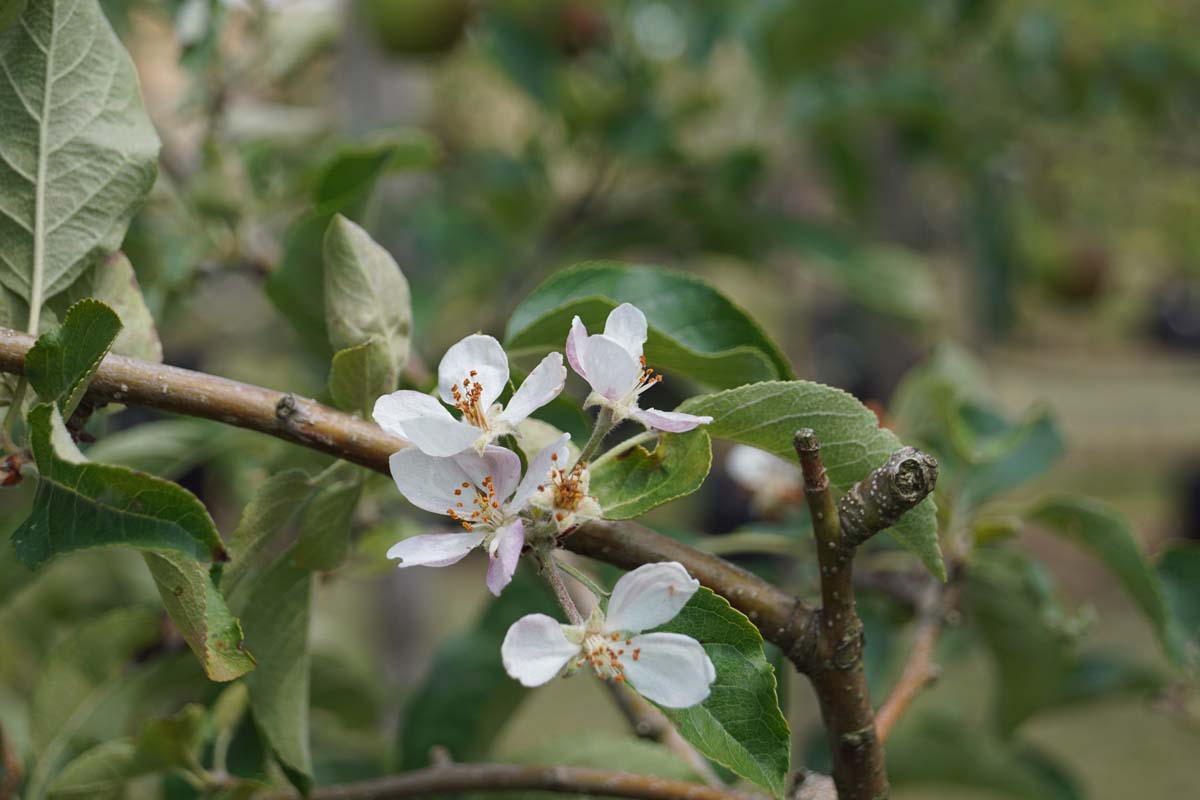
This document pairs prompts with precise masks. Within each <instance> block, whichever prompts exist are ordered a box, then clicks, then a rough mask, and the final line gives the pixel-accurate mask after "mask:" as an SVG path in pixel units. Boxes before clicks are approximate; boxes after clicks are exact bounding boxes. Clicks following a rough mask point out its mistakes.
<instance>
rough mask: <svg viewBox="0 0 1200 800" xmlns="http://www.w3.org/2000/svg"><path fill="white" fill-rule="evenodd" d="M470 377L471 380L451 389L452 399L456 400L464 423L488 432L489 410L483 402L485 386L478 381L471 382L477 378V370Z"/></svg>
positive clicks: (455, 404) (464, 380) (468, 379)
mask: <svg viewBox="0 0 1200 800" xmlns="http://www.w3.org/2000/svg"><path fill="white" fill-rule="evenodd" d="M470 375H471V377H470V378H463V379H462V383H456V384H454V385H453V386H451V387H450V397H451V398H452V399H453V400H454V407H455V408H457V409H458V410H459V411H461V412H462V415H463V421H465V422H468V423H470V424H472V425H474V426H475V427H476V428H479V429H480V430H483V431H486V430H488V421H487V409H486V408H484V407H483V403H482V402H481V400H482V397H483V384H481V383H480V382H479V381H477V380H475V381H473V380H471V378H474V377H475V375H476V370H471V373H470Z"/></svg>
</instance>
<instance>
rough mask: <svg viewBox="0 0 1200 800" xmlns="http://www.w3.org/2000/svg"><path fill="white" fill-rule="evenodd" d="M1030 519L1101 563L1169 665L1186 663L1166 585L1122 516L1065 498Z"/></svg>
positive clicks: (1041, 506)
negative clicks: (1173, 626)
mask: <svg viewBox="0 0 1200 800" xmlns="http://www.w3.org/2000/svg"><path fill="white" fill-rule="evenodd" d="M1026 516H1027V517H1028V518H1029V519H1031V520H1035V521H1037V522H1040V523H1042V524H1043V525H1046V526H1048V527H1049V528H1050V530H1052V531H1054V532H1056V533H1058V534H1060V535H1062V536H1065V537H1066V538H1068V539H1070V540H1071V541H1073V542H1075V543H1076V544H1078V545H1080V546H1082V547H1083V548H1084V549H1086V550H1088V551H1089V552H1091V554H1092V555H1094V556H1096V558H1098V559H1100V561H1101V563H1103V564H1104V565H1105V566H1106V567H1107V568H1108V570H1109V571H1110V572H1111V573H1112V574H1113V576H1114V577H1116V578H1117V580H1119V581H1120V582H1121V585H1122V586H1123V587H1124V589H1125V591H1126V593H1128V594H1129V597H1130V599H1132V600H1133V602H1134V604H1135V605H1136V606H1137V607H1138V608H1139V609H1140V610H1141V612H1142V613H1143V614H1145V615H1146V618H1147V619H1148V620H1149V621H1150V624H1151V625H1153V626H1154V630H1155V633H1157V634H1158V638H1159V641H1160V643H1161V644H1162V646H1163V649H1164V650H1165V651H1166V653H1167V655H1168V656H1170V658H1171V660H1172V661H1174V662H1175V663H1176V664H1181V663H1182V662H1183V658H1184V656H1183V653H1182V652H1181V650H1180V647H1179V645H1180V643H1179V641H1178V639H1177V637H1175V636H1174V635H1173V632H1172V630H1171V626H1170V617H1169V614H1168V611H1167V603H1166V598H1165V597H1164V595H1163V587H1162V584H1161V583H1160V582H1159V579H1158V575H1157V574H1156V573H1155V571H1154V569H1153V568H1152V567H1151V566H1150V564H1149V563H1148V562H1147V561H1146V558H1145V556H1143V555H1142V551H1141V548H1140V547H1139V545H1138V543H1137V540H1136V538H1135V537H1134V533H1133V530H1132V529H1131V528H1130V527H1129V525H1128V523H1126V522H1125V519H1124V518H1123V517H1122V516H1121V515H1120V514H1118V513H1117V512H1116V511H1114V510H1113V509H1111V508H1109V507H1108V506H1106V505H1104V504H1103V503H1101V502H1099V501H1097V500H1093V499H1092V498H1090V497H1071V496H1066V495H1063V496H1058V497H1048V498H1045V499H1043V500H1040V501H1038V502H1037V503H1035V504H1034V505H1033V507H1032V508H1030V509H1029V510H1028V511H1027V512H1026Z"/></svg>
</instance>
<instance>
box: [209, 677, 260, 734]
mask: <svg viewBox="0 0 1200 800" xmlns="http://www.w3.org/2000/svg"><path fill="white" fill-rule="evenodd" d="M249 707H250V692H249V690H247V689H246V684H245V683H242V682H240V681H239V682H238V683H231V684H229V686H227V687H226V688H225V690H224V691H222V692H221V694H219V695H217V699H216V700H214V701H213V704H212V710H211V711H210V713H209V720H210V723H211V724H212V731H213V736H214V737H215V738H220V737H221V736H233V733H234V731H235V730H236V729H237V726H238V725H239V724H241V721H242V718H243V717H245V716H246V709H248V708H249Z"/></svg>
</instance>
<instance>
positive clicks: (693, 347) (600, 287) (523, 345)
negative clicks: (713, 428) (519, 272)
mask: <svg viewBox="0 0 1200 800" xmlns="http://www.w3.org/2000/svg"><path fill="white" fill-rule="evenodd" d="M621 303H633V304H634V305H635V306H637V307H638V308H640V309H641V310H642V312H643V313H644V314H645V315H646V320H647V322H648V323H649V339H648V340H647V342H646V347H645V353H646V360H647V362H648V363H650V364H652V365H654V366H656V367H660V368H662V369H666V370H668V371H670V372H674V373H678V374H680V375H687V376H688V377H690V378H693V379H695V380H697V381H699V382H700V383H703V384H706V385H709V386H715V387H730V386H740V385H741V384H743V383H746V382H748V381H762V380H771V379H774V378H790V377H791V376H792V368H791V366H790V365H789V364H788V362H787V359H786V358H784V356H783V354H782V353H781V352H780V351H779V348H778V347H776V345H775V344H774V343H773V342H772V341H771V340H770V339H769V338H768V337H767V335H766V334H765V333H763V331H762V328H760V327H759V325H758V323H756V322H755V321H754V320H753V319H752V318H751V317H750V315H749V314H747V313H746V312H745V311H743V310H742V309H741V308H739V307H738V306H737V305H735V304H734V303H733V302H732V301H730V300H729V299H728V298H726V297H725V296H724V295H723V294H721V293H720V292H718V291H717V290H716V289H715V288H713V287H712V286H710V285H709V284H707V283H705V282H704V281H703V280H700V279H699V278H696V277H694V276H692V275H687V274H684V273H680V272H672V271H670V270H664V269H657V268H654V267H644V266H630V265H625V264H616V263H609V262H594V263H586V264H581V265H579V266H577V267H573V268H571V269H568V270H563V271H562V272H559V273H557V274H555V275H554V276H552V277H551V278H550V279H549V280H547V281H546V282H545V283H543V284H542V285H541V286H539V287H538V288H536V289H534V290H533V292H532V293H531V294H530V295H529V297H527V298H526V299H525V300H524V302H522V303H521V304H520V305H519V306H517V308H516V310H514V311H513V314H512V317H511V318H510V319H509V322H508V328H507V331H506V332H505V348H506V350H507V351H508V353H509V355H510V356H513V357H518V356H521V355H525V354H537V353H544V352H546V351H549V350H555V349H562V347H563V346H564V343H565V342H566V340H567V332H568V331H569V330H570V327H571V320H572V318H574V317H575V316H576V315H578V316H579V317H580V318H581V319H582V320H583V322H584V324H585V325H587V326H588V330H589V331H591V332H593V333H599V332H601V331H603V330H604V321H605V319H606V318H607V317H608V313H609V312H610V311H612V309H614V308H616V307H617V306H618V305H620V304H621Z"/></svg>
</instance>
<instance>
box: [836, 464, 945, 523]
mask: <svg viewBox="0 0 1200 800" xmlns="http://www.w3.org/2000/svg"><path fill="white" fill-rule="evenodd" d="M937 477H938V463H937V459H936V458H934V457H933V456H931V455H929V454H927V453H922V452H921V451H920V450H918V449H916V448H915V447H902V448H901V449H899V450H897V451H896V452H895V453H893V454H892V456H891V458H889V459H888V460H887V463H885V464H884V465H883V466H882V467H880V468H879V469H876V470H875V471H874V472H872V473H871V474H870V475H868V476H867V477H866V478H864V479H863V480H861V481H859V482H858V483H856V484H854V486H852V487H851V488H850V491H848V492H846V494H845V495H844V496H843V497H842V499H841V501H840V502H839V503H838V515H839V516H840V517H841V521H842V534H843V536H844V537H845V543H846V546H848V547H858V546H859V545H860V544H862V543H863V542H865V541H867V540H868V539H870V538H871V537H872V536H874V535H875V534H877V533H879V532H880V531H881V530H883V529H884V528H888V527H891V526H892V525H895V524H896V522H897V521H898V520H899V519H900V517H901V516H902V515H903V514H904V513H905V512H906V511H908V510H910V509H911V508H913V507H914V506H916V505H917V503H920V502H921V501H922V500H924V499H925V498H926V497H927V496H928V495H929V493H930V492H932V491H933V487H934V484H936V483H937Z"/></svg>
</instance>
